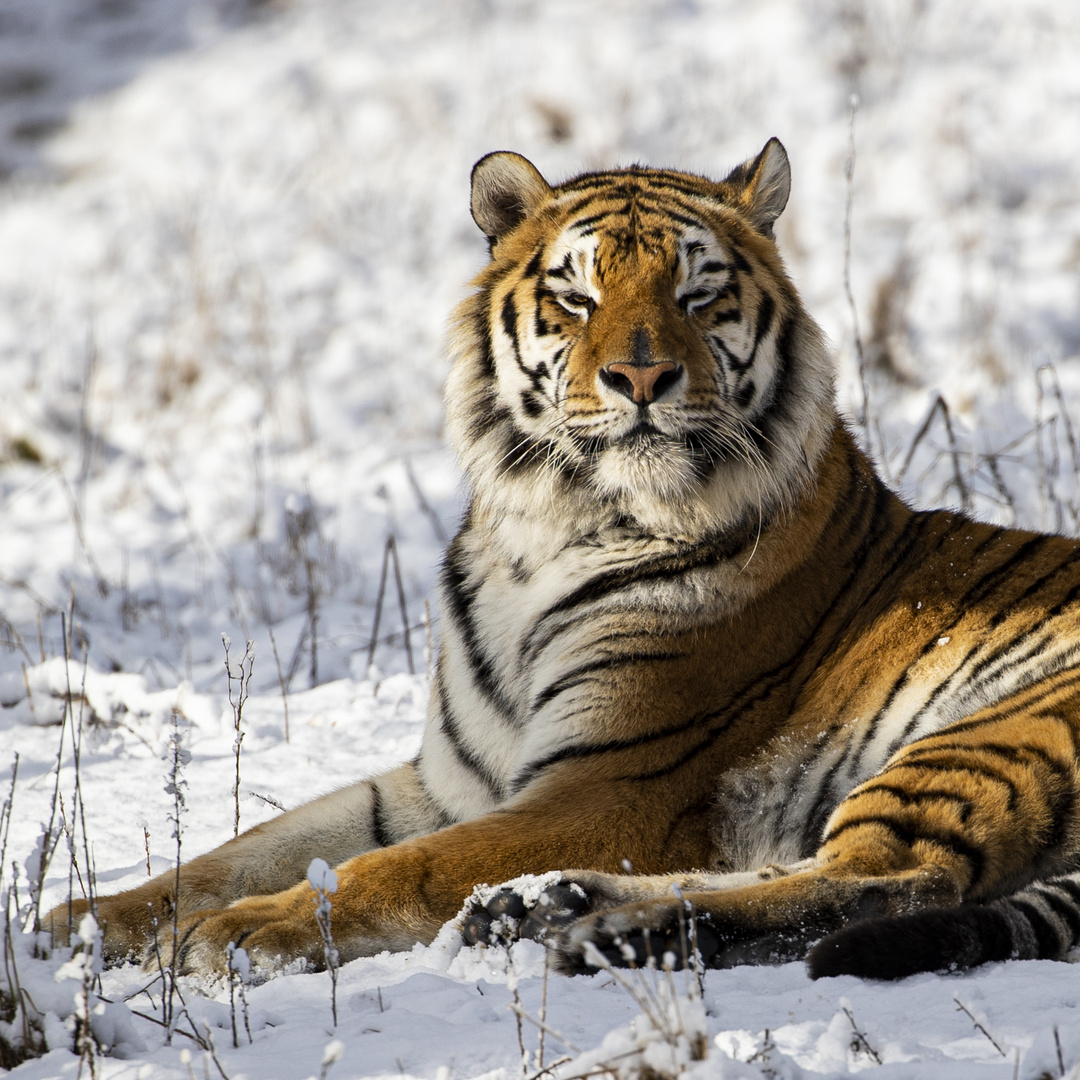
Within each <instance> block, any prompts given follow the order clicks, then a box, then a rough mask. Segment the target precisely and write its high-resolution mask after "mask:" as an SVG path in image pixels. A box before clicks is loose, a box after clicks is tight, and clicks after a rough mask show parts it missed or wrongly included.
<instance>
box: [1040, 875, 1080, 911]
mask: <svg viewBox="0 0 1080 1080" xmlns="http://www.w3.org/2000/svg"><path fill="white" fill-rule="evenodd" d="M1045 884H1046V885H1048V886H1053V887H1054V888H1055V889H1061V890H1062V891H1063V892H1067V893H1068V894H1069V895H1070V896H1071V897H1072V898H1073V900H1075V901H1076V903H1077V904H1078V905H1080V881H1078V880H1077V875H1076V874H1071V875H1069V876H1068V877H1059V878H1051V879H1050V880H1049V881H1047V882H1046V883H1045Z"/></svg>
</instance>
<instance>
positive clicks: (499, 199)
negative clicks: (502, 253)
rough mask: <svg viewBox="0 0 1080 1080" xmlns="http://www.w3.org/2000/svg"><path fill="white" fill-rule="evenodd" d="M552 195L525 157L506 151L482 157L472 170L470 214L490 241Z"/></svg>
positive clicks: (493, 241) (533, 166) (502, 233)
mask: <svg viewBox="0 0 1080 1080" xmlns="http://www.w3.org/2000/svg"><path fill="white" fill-rule="evenodd" d="M551 194H552V191H551V186H550V185H549V184H548V182H547V181H546V180H545V179H544V178H543V177H542V176H541V175H540V171H539V170H538V169H537V167H536V166H535V165H534V164H533V163H532V162H531V161H529V159H528V158H524V157H522V156H521V155H520V154H515V153H512V152H511V151H509V150H500V151H498V152H497V153H494V154H488V155H486V156H485V157H482V158H481V159H480V160H479V161H478V162H477V163H476V164H475V165H474V166H473V171H472V216H473V220H474V221H475V222H476V224H477V225H479V226H480V228H481V229H482V230H483V233H484V235H485V236H486V237H487V238H488V241H489V242H490V243H491V244H494V243H495V242H496V241H497V240H500V239H501V238H502V237H503V236H505V235H506V234H507V233H508V232H510V230H511V229H513V228H514V227H515V226H516V225H520V224H521V222H522V221H524V220H525V218H527V217H528V216H529V214H531V213H532V212H533V211H534V210H535V209H536V208H537V207H538V206H540V205H541V203H543V202H545V201H546V200H547V198H548V197H549V196H550V195H551Z"/></svg>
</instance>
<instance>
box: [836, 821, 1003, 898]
mask: <svg viewBox="0 0 1080 1080" xmlns="http://www.w3.org/2000/svg"><path fill="white" fill-rule="evenodd" d="M927 824H928V823H927V822H924V821H918V822H915V823H914V824H913V827H909V826H907V825H903V824H901V823H900V822H898V821H896V820H894V819H892V818H887V817H885V816H884V815H881V814H870V815H868V816H866V817H861V818H849V819H848V820H847V821H845V822H842V823H841V824H840V825H837V826H836V827H835V828H833V829H830V830H829V832H828V834H827V835H826V837H825V840H824V843H826V844H831V843H832V842H833V841H834V840H835V839H836V838H837V837H838V836H843V834H844V833H846V832H848V831H849V830H850V829H857V828H860V827H861V826H863V825H874V826H877V827H878V828H882V829H885V830H886V832H889V833H891V834H892V835H893V836H894V837H896V839H897V840H899V841H900V842H901V843H902V844H906V845H907V846H908V847H909V848H911V849H914V847H915V845H916V844H917V843H924V844H933V845H934V846H935V847H939V848H943V849H945V850H946V851H951V852H952V853H953V854H954V855H959V856H960V857H961V858H963V859H965V860H967V862H968V865H969V866H970V867H971V869H972V873H971V881H970V882H969V884H968V891H970V890H972V889H974V888H975V887H976V886H977V885H978V883H979V881H980V879H981V878H982V875H983V870H984V869H985V862H986V859H985V856H984V855H983V852H982V850H981V849H980V848H977V847H975V846H974V845H973V844H969V843H968V841H967V840H966V839H965V838H964V837H963V836H962V835H960V834H959V833H955V832H952V831H951V830H938V829H931V828H928V827H927Z"/></svg>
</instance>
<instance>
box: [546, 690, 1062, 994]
mask: <svg viewBox="0 0 1080 1080" xmlns="http://www.w3.org/2000/svg"><path fill="white" fill-rule="evenodd" d="M1063 682H1064V686H1063V689H1062V692H1061V693H1059V694H1056V693H1054V690H1053V687H1052V686H1046V685H1043V686H1037V687H1035V688H1032V689H1031V690H1028V691H1025V692H1024V693H1022V694H1019V695H1016V697H1014V698H1013V699H1010V700H1009V701H1007V702H1003V703H1001V704H999V705H998V706H995V707H993V708H992V709H987V710H984V711H983V712H981V713H977V714H975V715H974V716H972V717H970V718H968V719H966V720H964V721H962V722H959V723H956V724H953V725H952V726H950V727H948V728H945V729H943V730H942V731H941V732H939V733H938V734H936V735H933V736H930V737H927V738H924V739H921V740H919V741H917V742H915V743H912V744H911V745H909V746H907V747H905V748H903V749H901V750H900V751H899V752H898V753H896V754H895V755H894V756H893V757H892V759H891V760H890V761H889V762H888V763H887V764H886V766H885V768H883V769H882V770H881V772H880V773H878V775H876V776H875V777H873V778H872V779H870V780H869V781H867V782H865V783H863V784H861V785H860V786H858V787H857V788H855V790H854V791H852V792H851V794H850V795H848V796H847V798H846V799H845V800H844V801H843V802H842V803H841V804H840V806H839V807H838V808H837V810H836V811H835V813H834V814H833V815H832V817H831V819H830V821H829V823H828V825H827V826H826V831H825V838H824V843H823V845H822V847H821V848H820V849H819V851H818V853H817V855H816V856H815V858H814V865H813V866H812V867H811V868H809V869H806V870H802V871H800V872H797V873H793V874H790V875H786V876H782V877H778V878H776V879H775V880H772V881H763V882H760V883H756V884H751V885H746V886H740V887H737V888H727V889H724V890H723V891H715V890H714V889H713V888H712V887H710V886H708V884H707V883H706V888H705V889H700V888H698V889H695V890H694V891H690V892H687V893H686V895H685V896H683V897H682V898H681V899H679V898H676V897H671V898H663V899H661V898H652V899H648V898H646V899H642V900H631V901H630V902H628V903H624V904H622V905H619V906H616V907H614V908H607V909H606V910H600V911H597V912H595V913H591V914H588V915H586V916H585V917H584V918H582V919H579V920H578V921H576V922H574V923H572V924H571V925H569V926H568V927H565V928H561V929H556V931H555V933H554V935H553V939H554V942H555V945H556V949H557V952H558V953H559V956H560V958H561V966H562V967H563V969H564V970H567V971H583V970H589V969H590V968H593V967H595V964H596V962H598V960H599V958H598V956H597V952H596V950H598V951H599V953H600V954H601V956H602V957H603V958H606V962H610V963H613V964H626V963H645V962H647V961H648V958H649V957H650V956H652V957H654V958H657V959H658V958H659V957H661V956H662V955H663V954H664V953H665V952H674V953H675V954H676V957H677V958H678V956H679V953H680V943H681V942H682V941H683V940H685V937H686V928H687V924H688V920H690V919H691V918H693V919H695V920H696V923H697V926H698V930H699V933H698V937H699V941H700V942H701V943H702V947H701V951H702V954H703V959H704V961H705V962H706V964H708V965H710V966H716V967H728V966H732V965H735V964H740V963H777V962H784V961H789V960H795V959H800V958H802V957H803V956H805V955H806V952H807V949H808V948H809V947H810V946H811V945H813V944H814V943H815V942H817V941H819V940H820V939H822V938H826V937H827V935H830V934H833V933H834V932H835V931H840V930H842V928H844V927H846V926H848V925H849V924H852V923H857V922H860V921H861V920H864V919H866V918H869V917H874V916H886V917H895V916H905V915H907V914H908V913H912V912H919V911H921V910H925V909H927V908H950V907H955V906H956V905H958V904H960V903H962V902H966V901H985V900H990V899H993V898H994V897H996V896H1001V895H1002V894H1005V893H1008V892H1011V891H1013V890H1016V889H1018V888H1021V887H1022V886H1024V885H1025V884H1027V883H1028V882H1029V881H1031V880H1033V879H1035V878H1040V879H1041V878H1046V877H1049V876H1051V875H1054V874H1057V873H1064V872H1065V871H1067V870H1069V869H1071V868H1072V867H1074V866H1075V861H1076V856H1077V854H1078V852H1077V846H1078V825H1080V812H1078V807H1080V767H1078V765H1080V763H1078V762H1077V758H1076V730H1075V729H1076V716H1077V703H1076V701H1074V700H1073V693H1072V690H1071V688H1070V687H1068V680H1067V679H1063ZM1033 700H1038V701H1039V703H1040V705H1041V706H1042V707H1041V708H1040V709H1039V710H1038V712H1035V710H1033V709H1032V703H1033ZM1047 703H1049V707H1048V704H1047ZM899 921H900V920H898V922H899ZM876 925H877V926H878V927H882V928H883V931H882V933H881V934H877V935H875V936H873V946H872V947H873V948H874V949H875V950H876V951H877V950H880V951H881V952H882V953H884V952H886V951H888V950H889V949H902V948H903V947H904V946H903V941H904V934H905V933H906V932H907V928H906V927H905V926H901V927H900V933H898V934H897V935H895V936H894V937H892V938H890V937H889V927H890V925H892V926H896V923H893V922H892V920H891V919H886V920H884V921H881V922H879V923H877V924H876ZM831 940H832V939H831V938H830V939H828V940H827V941H826V942H824V943H823V944H822V945H820V946H818V948H817V949H816V950H815V956H816V960H815V965H814V972H815V974H824V973H828V974H838V973H840V972H841V971H843V970H855V969H857V970H858V973H859V974H862V975H866V974H873V973H874V970H875V961H874V960H872V959H870V958H864V957H858V958H855V959H851V958H847V959H845V957H846V956H847V954H848V953H850V949H849V948H848V947H847V946H845V948H844V949H836V950H832V951H831V953H830V951H829V949H828V948H827V946H828V944H829V941H831ZM855 940H856V939H855V938H852V941H855ZM857 940H858V942H860V943H861V944H860V945H859V947H860V948H863V947H868V946H865V942H866V941H870V940H871V938H870V937H867V936H866V935H860V936H859V937H858V939H857ZM822 950H825V951H824V952H822ZM856 961H857V962H856ZM600 962H603V961H600ZM878 963H879V965H880V970H881V972H882V973H883V977H894V976H893V975H891V974H887V973H888V972H891V971H902V970H907V969H906V968H905V965H904V964H903V963H901V962H899V959H898V962H896V963H894V962H893V960H892V959H890V958H887V957H885V956H884V955H883V956H881V957H880V958H879V959H878Z"/></svg>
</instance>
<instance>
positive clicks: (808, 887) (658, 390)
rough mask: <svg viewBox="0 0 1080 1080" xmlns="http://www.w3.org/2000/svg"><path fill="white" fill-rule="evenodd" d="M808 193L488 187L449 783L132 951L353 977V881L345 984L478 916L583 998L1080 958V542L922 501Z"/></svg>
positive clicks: (694, 185) (499, 174)
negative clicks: (805, 205) (616, 978)
mask: <svg viewBox="0 0 1080 1080" xmlns="http://www.w3.org/2000/svg"><path fill="white" fill-rule="evenodd" d="M790 187H791V171H790V164H789V160H788V155H787V153H786V151H785V150H784V147H783V146H782V144H781V143H780V142H779V141H778V140H777V139H775V138H774V139H771V140H770V141H769V142H768V143H767V144H766V145H765V147H764V148H763V149H762V150H761V152H760V153H759V154H758V155H757V156H756V157H753V158H752V159H749V160H747V161H745V162H743V163H742V164H740V165H739V166H738V167H736V168H735V169H733V170H732V171H731V172H730V173H728V175H727V176H726V177H725V178H724V179H723V180H720V181H714V180H711V179H708V178H706V177H704V176H699V175H696V174H692V173H689V172H681V171H674V170H669V169H661V168H652V167H645V166H641V165H632V166H629V167H625V168H616V169H612V170H609V171H599V172H587V173H584V174H582V175H579V176H576V177H574V178H572V179H570V180H567V181H565V182H563V183H560V184H557V185H554V186H553V185H551V184H549V183H548V181H547V180H545V179H544V177H543V176H542V175H541V173H540V172H539V171H538V170H537V168H536V167H535V166H534V165H533V164H532V163H531V162H529V161H528V160H527V159H526V158H524V157H522V156H520V155H518V154H516V153H512V152H508V151H501V152H496V153H493V154H489V155H488V156H486V157H484V158H482V159H481V160H480V161H479V162H477V164H476V165H475V167H474V169H473V172H472V191H471V209H472V216H473V218H474V219H475V221H476V223H477V225H478V226H479V228H480V230H481V231H482V233H483V234H484V236H485V237H486V239H487V242H488V249H489V260H488V262H487V264H486V265H485V267H484V268H483V269H482V270H481V271H480V273H479V275H478V276H477V277H476V279H475V281H474V283H473V291H472V292H471V294H470V295H469V296H468V297H467V298H466V299H465V300H464V301H463V302H462V303H461V304H460V306H459V307H458V308H457V310H456V312H455V314H454V316H453V321H452V327H451V332H450V335H449V342H450V352H451V358H452V366H451V370H450V373H449V376H448V379H447V383H446V393H445V399H446V417H447V422H446V423H447V433H448V437H449V440H450V442H451V444H452V445H453V447H454V449H455V451H456V453H457V456H458V459H459V461H460V463H461V466H462V469H463V472H464V475H465V477H466V478H467V482H468V488H469V497H468V502H467V506H466V509H465V511H464V515H463V519H462V524H461V527H460V530H459V531H458V533H457V535H456V536H455V537H454V539H453V541H452V542H451V543H450V545H449V548H448V550H447V552H446V555H445V560H444V562H443V565H442V569H441V574H440V578H439V585H438V589H439V604H440V610H441V643H440V647H439V650H438V658H437V661H436V663H435V665H434V668H433V671H432V674H431V678H430V683H431V685H430V706H429V712H428V718H427V721H426V725H425V728H424V732H423V738H422V743H421V746H420V750H419V752H418V753H417V754H416V756H415V757H414V758H413V759H412V760H411V761H408V762H406V763H405V764H402V765H400V766H399V767H397V768H395V769H393V770H391V771H389V772H386V773H384V774H382V775H379V776H375V777H374V778H371V779H366V780H363V781H361V782H359V783H356V784H353V785H351V786H348V787H345V788H344V789H342V790H339V791H336V792H333V793H331V794H328V795H324V796H322V797H321V798H317V799H315V800H313V801H312V802H309V803H307V804H305V805H303V806H300V807H299V808H297V809H294V810H291V811H289V812H287V813H284V814H281V815H280V816H278V817H277V818H275V819H274V820H271V821H268V822H267V823H265V824H261V825H258V826H256V827H254V828H252V829H250V830H248V831H247V832H245V833H243V834H242V835H240V836H239V837H237V838H235V839H233V840H231V841H229V842H228V843H226V844H224V845H223V846H221V847H219V848H217V849H216V850H214V851H211V852H209V853H208V854H204V855H201V856H200V857H198V858H196V859H194V860H192V861H191V862H189V863H187V864H185V865H184V866H182V867H180V868H179V869H178V870H176V871H170V872H167V873H165V874H163V875H161V876H160V877H157V878H154V879H153V880H151V881H149V882H147V883H145V884H143V885H141V886H140V887H138V888H135V889H131V890H129V891H127V892H123V893H120V894H119V895H116V896H111V897H101V898H99V899H98V900H97V902H96V903H97V912H98V919H99V922H100V924H101V925H102V927H103V929H104V943H105V949H106V953H107V955H108V956H109V957H111V958H112V959H114V960H119V959H122V958H126V957H130V956H134V955H137V954H139V953H140V952H142V950H144V949H145V948H146V945H147V942H148V941H149V940H150V939H151V938H152V936H153V934H154V927H155V925H156V926H157V927H158V934H159V935H163V937H164V939H167V937H168V934H167V931H164V930H163V929H162V928H166V927H167V926H168V924H169V923H170V921H171V920H174V919H175V920H176V921H177V929H176V937H175V943H176V949H175V953H174V954H173V959H174V961H175V962H176V964H177V967H178V970H180V971H182V972H189V973H206V974H211V973H216V972H221V971H222V970H224V968H225V965H226V962H227V961H226V956H227V947H228V946H229V945H230V943H233V944H235V945H236V946H238V947H242V948H244V949H245V950H246V951H247V953H248V955H249V957H250V959H251V961H252V963H253V964H255V965H256V966H262V967H266V968H273V967H274V966H275V965H279V964H281V963H285V962H294V961H300V962H302V963H304V964H307V965H310V966H311V967H319V966H321V965H322V964H323V963H324V941H323V938H322V936H321V934H320V930H319V926H318V925H317V923H316V919H315V906H316V905H315V902H314V900H315V894H314V893H313V886H312V884H311V883H310V882H309V881H308V880H307V876H306V875H307V868H308V865H309V862H310V861H311V860H312V859H313V858H315V857H318V858H321V859H323V860H325V861H326V862H327V864H328V865H330V866H334V867H336V879H337V888H336V892H335V893H334V894H333V896H332V934H333V942H334V945H335V947H336V948H337V950H338V953H339V956H340V959H341V960H342V961H343V962H344V961H347V960H351V959H353V958H356V957H362V956H370V955H373V954H376V953H379V952H382V951H384V950H388V949H389V950H401V949H408V948H411V947H412V946H413V945H414V944H415V943H417V942H431V941H432V940H433V939H434V938H435V936H436V935H437V934H438V932H439V931H440V928H441V927H443V926H444V924H446V923H447V922H448V921H450V920H454V919H458V920H459V925H461V926H462V927H463V929H462V933H463V934H464V937H465V939H466V941H468V942H471V943H473V944H476V945H485V944H490V943H491V942H493V941H495V940H511V939H513V938H514V937H520V936H524V937H529V936H534V937H539V938H542V939H543V940H544V942H545V944H546V946H547V947H548V948H549V949H550V950H551V954H552V955H553V956H554V957H555V961H556V963H557V966H558V967H559V968H560V969H561V970H563V971H565V972H567V973H575V972H582V971H594V970H596V967H597V966H598V965H600V966H603V965H605V964H609V963H610V964H613V965H626V964H631V965H633V964H643V963H649V962H650V960H655V958H656V957H657V956H664V957H668V958H670V954H671V953H673V952H675V951H676V946H677V943H678V942H679V941H680V940H683V941H685V940H686V939H687V934H688V933H689V935H690V938H691V940H692V941H693V942H694V949H695V955H696V957H697V958H698V959H699V960H700V962H701V963H702V964H704V965H706V966H709V967H732V966H735V965H738V964H746V963H754V964H760V963H779V962H788V961H792V960H801V959H805V960H806V963H807V965H808V970H809V973H810V975H811V976H813V977H815V978H819V977H823V976H832V975H838V974H854V975H860V976H863V977H867V978H899V977H903V976H905V975H908V974H911V973H913V972H914V971H919V970H947V969H957V968H964V967H970V966H974V965H976V964H979V963H983V962H985V961H988V960H1000V959H1007V958H1040V957H1041V958H1061V957H1064V956H1065V954H1066V953H1067V952H1068V951H1069V950H1070V949H1071V948H1072V947H1073V946H1074V945H1075V944H1076V942H1077V939H1078V937H1080V872H1078V871H1080V803H1078V799H1077V795H1078V792H1080V775H1078V773H1080V752H1078V747H1080V545H1078V542H1077V540H1075V539H1072V538H1068V537H1064V536H1056V535H1042V534H1038V533H1034V532H1026V531H1021V530H1017V529H1006V528H1003V527H1000V526H998V525H994V524H989V523H986V522H982V521H977V520H974V519H973V518H972V517H969V516H965V515H964V514H962V513H959V512H957V511H956V510H952V509H938V510H915V509H912V508H911V507H909V506H908V505H906V504H905V503H904V502H903V501H902V500H901V499H900V498H899V497H898V496H897V495H896V494H895V493H894V492H893V491H891V490H890V489H889V488H888V487H887V486H886V485H885V483H884V482H883V481H882V480H881V478H880V477H879V476H878V474H877V472H876V471H875V469H874V467H873V465H872V464H871V461H870V460H869V458H868V457H867V455H866V453H864V452H863V450H862V449H860V447H859V445H858V442H857V439H856V438H855V436H854V434H853V433H852V430H851V429H850V428H849V426H848V425H847V424H846V423H845V421H844V419H843V418H842V416H841V413H840V411H839V408H838V404H837V395H836V387H835V382H836V378H835V359H834V356H833V354H832V352H831V350H830V348H829V346H828V345H827V343H826V340H825V337H824V335H823V333H822V331H821V330H820V329H819V328H818V326H817V324H816V323H815V322H814V321H813V319H812V318H811V316H810V315H809V314H808V313H807V311H806V309H805V308H804V306H803V303H802V301H801V300H800V297H799V295H798V293H797V291H796V289H795V286H794V285H793V283H792V281H791V279H790V277H789V276H788V274H787V272H786V270H785V268H784V265H783V262H782V260H781V256H780V253H779V250H778V247H777V242H776V237H775V233H774V225H775V223H776V221H777V219H778V217H779V215H780V214H781V212H782V211H783V210H784V208H785V206H786V204H787V201H788V196H789V192H790ZM545 874H546V875H549V876H548V877H547V878H543V879H541V880H542V881H546V883H547V884H546V889H545V890H544V891H541V892H540V893H539V895H535V894H536V892H537V891H536V890H535V889H533V890H532V891H531V892H530V889H529V888H528V887H526V886H524V885H521V884H520V880H519V879H522V878H525V876H526V875H545ZM515 879H518V880H519V883H518V884H517V885H511V886H506V887H503V888H496V887H495V886H497V885H498V883H500V882H507V881H511V882H512V881H514V880H515ZM526 880H528V879H526ZM480 886H489V887H488V888H487V889H486V890H485V889H480V888H479V887H480ZM470 898H471V899H470ZM85 906H86V904H85V902H82V901H80V902H76V903H74V904H68V905H61V906H60V907H59V908H57V909H56V910H55V911H54V912H53V913H52V914H51V915H50V916H49V917H48V918H47V919H46V923H47V927H48V928H50V929H51V930H52V931H53V933H54V935H55V940H57V941H58V942H63V941H66V940H67V936H68V934H69V932H70V930H69V927H70V925H71V919H72V915H73V914H74V915H76V916H77V915H78V914H80V913H81V911H82V910H84V909H85ZM683 957H684V959H685V958H686V953H685V949H684V951H683ZM676 960H678V958H676Z"/></svg>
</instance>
